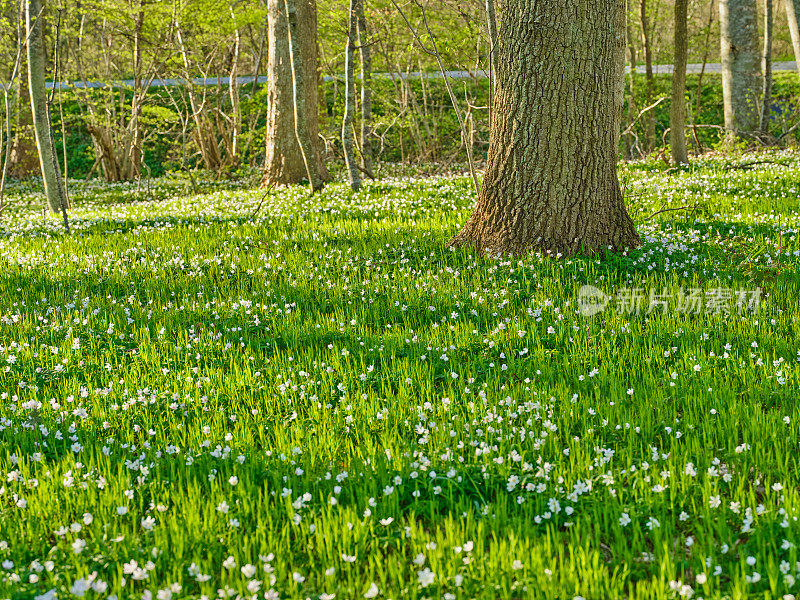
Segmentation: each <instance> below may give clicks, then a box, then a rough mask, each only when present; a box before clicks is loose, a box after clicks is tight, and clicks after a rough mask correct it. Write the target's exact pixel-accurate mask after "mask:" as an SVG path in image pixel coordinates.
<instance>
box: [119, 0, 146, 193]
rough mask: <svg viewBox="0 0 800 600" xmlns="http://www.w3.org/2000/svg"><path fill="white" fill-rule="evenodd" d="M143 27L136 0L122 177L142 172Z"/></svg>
mask: <svg viewBox="0 0 800 600" xmlns="http://www.w3.org/2000/svg"><path fill="white" fill-rule="evenodd" d="M143 27H144V1H143V0H138V10H137V12H136V21H135V23H134V29H133V99H132V100H131V120H130V122H129V123H128V135H129V136H130V146H129V147H128V152H127V156H125V157H124V159H123V161H124V163H123V164H124V165H125V166H124V168H123V174H122V177H123V178H124V179H137V178H138V177H139V176H140V175H141V172H142V155H143V154H144V150H143V148H142V127H141V118H142V104H143V102H144V91H143V90H142V29H143Z"/></svg>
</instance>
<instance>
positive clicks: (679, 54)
mask: <svg viewBox="0 0 800 600" xmlns="http://www.w3.org/2000/svg"><path fill="white" fill-rule="evenodd" d="M688 4H689V2H688V0H675V59H674V61H673V71H672V103H671V105H670V109H669V127H670V149H671V151H672V161H673V162H674V163H675V164H676V165H682V164H687V163H688V162H689V155H688V154H687V152H686V60H687V55H688V53H689V34H688V31H687V29H688V23H687V12H688Z"/></svg>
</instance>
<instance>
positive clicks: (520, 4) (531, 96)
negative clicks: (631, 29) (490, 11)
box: [451, 0, 639, 256]
mask: <svg viewBox="0 0 800 600" xmlns="http://www.w3.org/2000/svg"><path fill="white" fill-rule="evenodd" d="M624 51H625V2H624V1H623V0H595V1H593V2H579V3H578V2H576V3H570V5H569V7H565V4H564V0H505V2H503V5H502V12H501V18H500V28H499V31H498V45H497V80H496V89H495V97H494V106H495V116H494V120H493V122H492V130H491V133H490V138H489V156H488V160H487V165H486V174H485V176H484V180H483V188H482V190H481V192H480V195H479V197H478V202H477V205H476V207H475V210H474V211H473V213H472V215H471V216H470V218H469V220H468V221H467V223H466V224H465V225H464V227H463V229H462V230H461V231H460V232H459V233H458V235H457V236H456V237H455V238H454V239H453V240H452V242H451V244H452V245H453V246H463V245H467V246H472V247H475V248H477V249H478V250H479V251H481V252H483V253H486V254H489V255H491V256H497V255H503V254H513V255H518V256H519V255H524V254H526V253H528V252H530V251H532V250H541V251H550V252H554V253H558V252H563V253H575V252H582V251H589V250H600V251H606V250H608V249H609V248H612V249H618V250H619V249H623V248H627V247H631V246H637V245H638V244H639V236H638V235H637V233H636V229H635V227H634V224H633V221H632V220H631V218H630V217H629V216H628V213H627V211H626V210H625V204H624V201H623V198H622V193H621V191H620V187H619V181H618V179H617V170H616V162H617V146H618V143H619V131H620V118H621V115H622V101H623V94H624ZM542 57H553V58H555V59H557V60H558V61H559V63H560V64H562V65H566V66H568V67H569V68H560V69H554V68H553V64H552V63H551V62H550V61H549V60H542Z"/></svg>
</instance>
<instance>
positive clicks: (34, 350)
mask: <svg viewBox="0 0 800 600" xmlns="http://www.w3.org/2000/svg"><path fill="white" fill-rule="evenodd" d="M754 160H762V161H767V162H761V163H759V164H746V163H752V162H753V161H754ZM743 165H744V166H743ZM620 169H621V170H620V178H621V181H622V185H623V188H624V191H625V194H626V196H627V198H628V200H627V204H628V207H629V211H630V213H631V215H632V217H633V218H634V220H635V221H636V223H637V226H638V228H639V231H640V233H641V235H642V241H643V245H642V247H641V248H639V249H636V250H630V251H628V252H626V253H625V254H621V255H608V256H605V257H553V256H543V255H531V256H530V257H528V258H526V259H524V260H519V259H507V258H483V257H479V256H477V255H476V254H475V253H474V252H471V251H469V250H458V251H452V250H450V249H448V248H447V241H448V239H449V238H450V237H451V236H452V235H453V234H454V233H455V232H456V231H457V230H458V227H459V225H460V224H461V223H463V222H464V221H465V220H466V218H467V216H468V215H469V212H470V208H471V205H472V203H473V202H474V192H473V191H472V189H471V185H470V180H469V178H468V177H465V176H457V175H456V176H446V177H445V176H440V177H428V178H422V177H410V178H409V177H387V178H385V179H383V180H381V181H377V182H371V183H367V184H366V186H365V189H364V190H363V191H362V192H359V193H357V194H355V195H353V194H352V193H351V192H350V191H349V189H348V188H347V187H346V186H344V185H342V184H332V185H329V186H328V187H326V188H325V190H324V191H323V192H322V193H320V194H318V195H316V196H310V195H309V194H308V191H307V189H306V188H303V187H293V188H289V189H285V190H278V191H272V192H270V193H268V194H267V196H266V197H264V196H262V192H261V191H260V190H258V189H255V188H252V187H250V186H248V185H246V183H245V182H242V183H240V184H226V185H221V184H212V183H210V182H209V183H208V185H207V187H206V189H205V191H204V192H203V193H201V194H198V195H192V194H187V192H186V182H184V181H181V180H176V179H169V178H164V179H160V180H155V181H153V182H152V183H151V184H149V185H147V186H144V187H142V188H141V189H138V190H137V186H136V185H100V184H86V183H78V182H74V183H73V185H72V198H73V203H74V207H73V210H72V219H73V228H74V235H72V236H71V237H65V236H63V235H62V233H61V228H60V225H59V222H58V220H57V219H55V218H52V217H45V216H43V215H42V212H41V208H40V207H41V199H40V196H39V195H38V191H37V190H35V189H34V188H31V187H26V185H22V184H20V185H18V186H17V187H14V188H12V190H11V194H12V196H11V198H10V206H9V207H8V208H7V209H6V210H5V212H4V213H3V215H2V220H1V222H0V598H10V599H22V598H39V599H44V600H54V599H56V598H58V599H63V598H73V597H83V598H90V599H92V598H116V599H118V600H127V599H130V598H135V599H137V600H138V599H139V598H142V599H143V600H153V599H157V600H177V599H182V598H192V599H197V598H207V599H224V598H265V599H268V600H272V599H276V598H287V599H298V600H303V599H306V598H310V599H314V600H316V599H326V600H331V599H333V598H338V599H342V600H345V599H357V598H379V599H394V600H400V599H404V598H409V599H423V598H430V599H434V598H435V599H455V598H465V599H466V598H480V599H484V598H486V599H534V598H535V599H538V598H547V599H568V600H572V599H575V598H584V599H587V600H596V599H604V598H615V599H616V598H630V599H631V600H635V599H651V598H652V599H672V598H705V599H711V598H730V599H738V598H764V599H766V598H785V599H792V598H794V596H793V595H792V594H800V592H799V591H798V590H800V583H797V582H796V579H800V551H798V547H797V545H798V544H800V522H798V509H800V468H799V467H798V462H797V461H798V456H800V401H799V394H798V390H800V364H799V361H800V234H798V229H799V228H800V154H798V153H797V152H791V151H786V152H782V153H774V154H769V155H764V156H760V157H758V158H757V159H753V158H747V157H740V158H736V159H731V158H727V159H723V158H714V157H709V158H703V159H698V160H697V161H696V162H695V164H694V165H693V166H692V167H691V168H689V169H686V170H681V171H675V170H668V169H667V168H666V166H665V165H664V164H663V163H660V162H657V161H649V162H647V161H644V162H633V163H628V164H626V165H622V166H621V167H620ZM680 207H684V208H681V209H680V210H665V209H676V208H680ZM659 211H662V212H659ZM654 213H657V214H654ZM586 285H590V286H594V288H597V290H599V291H602V292H603V293H604V294H605V296H604V297H605V298H606V299H607V300H608V304H607V305H606V307H605V310H602V311H601V312H599V313H598V314H594V315H588V314H585V311H583V310H582V308H583V307H584V305H583V304H581V288H582V286H586ZM584 289H586V288H584Z"/></svg>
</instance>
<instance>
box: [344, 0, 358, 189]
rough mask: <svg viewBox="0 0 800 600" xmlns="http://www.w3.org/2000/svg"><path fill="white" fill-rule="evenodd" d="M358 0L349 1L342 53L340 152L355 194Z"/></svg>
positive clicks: (356, 171)
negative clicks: (354, 139)
mask: <svg viewBox="0 0 800 600" xmlns="http://www.w3.org/2000/svg"><path fill="white" fill-rule="evenodd" d="M359 1H360V0H350V14H349V18H348V28H347V47H346V49H345V53H344V116H343V117H342V150H343V151H344V162H345V166H346V167H347V178H348V180H349V182H350V188H351V189H352V190H353V191H354V192H357V191H358V190H359V189H361V177H360V175H359V174H358V166H357V165H356V155H355V151H354V150H353V115H354V114H355V111H356V82H355V81H353V77H354V74H355V64H354V62H355V52H356V36H357V34H358V4H359Z"/></svg>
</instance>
